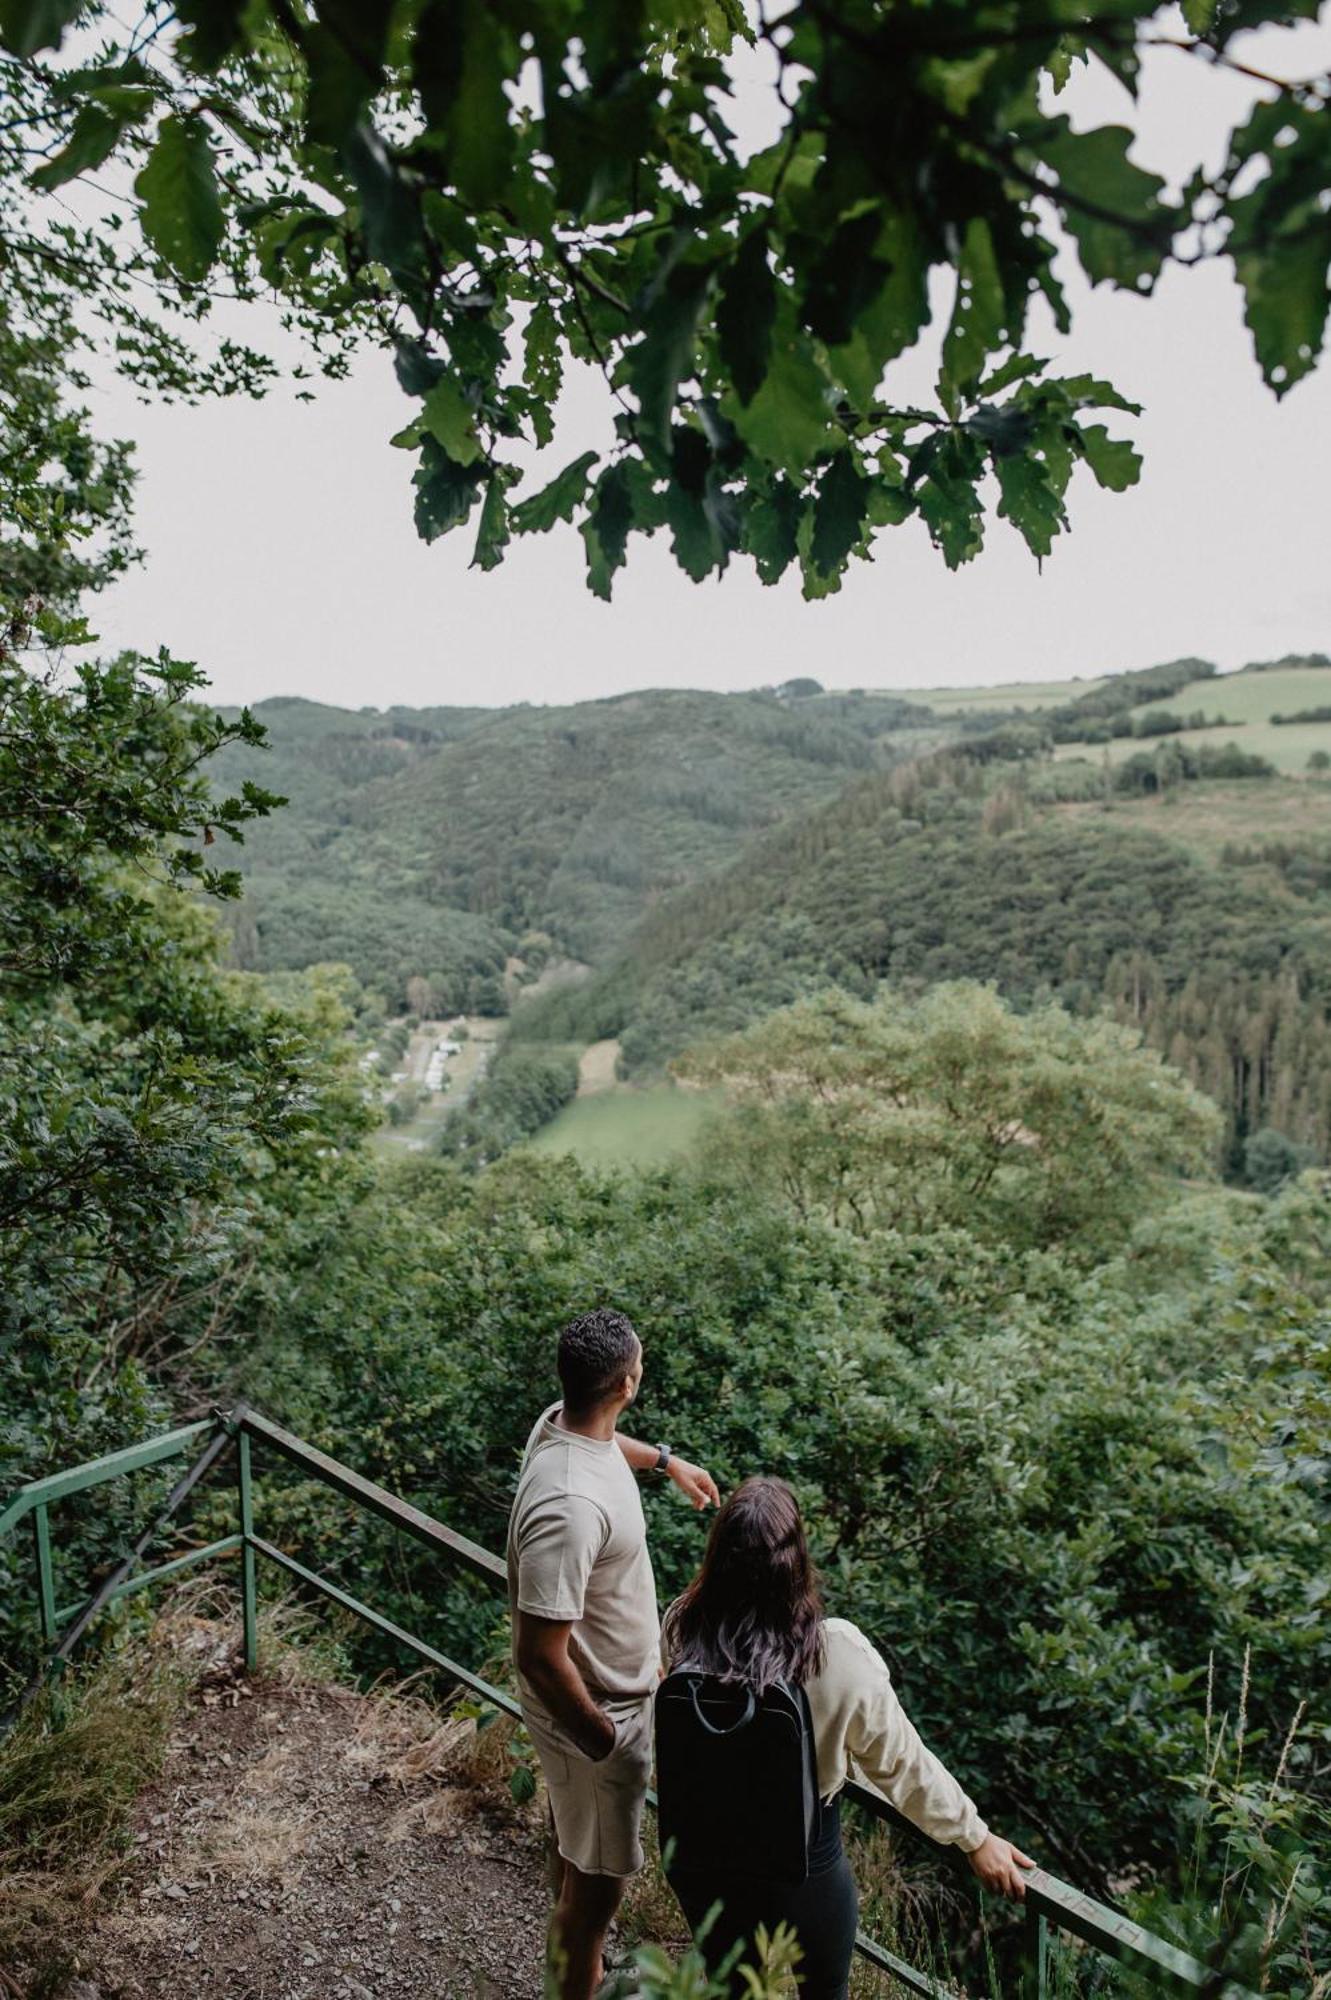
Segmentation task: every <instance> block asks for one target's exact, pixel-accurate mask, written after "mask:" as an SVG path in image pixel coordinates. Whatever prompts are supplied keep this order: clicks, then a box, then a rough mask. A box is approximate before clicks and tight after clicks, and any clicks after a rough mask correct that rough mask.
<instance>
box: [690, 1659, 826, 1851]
mask: <svg viewBox="0 0 1331 2000" xmlns="http://www.w3.org/2000/svg"><path fill="white" fill-rule="evenodd" d="M656 1789H657V1796H658V1799H659V1802H660V1835H661V1852H662V1853H663V1854H666V1853H667V1850H668V1849H669V1850H671V1851H670V1853H669V1866H670V1869H671V1871H672V1872H673V1871H674V1870H675V1869H689V1870H695V1869H696V1870H698V1871H699V1872H701V1873H705V1874H707V1875H710V1876H716V1875H725V1876H756V1877H761V1878H763V1879H764V1880H767V1881H771V1882H782V1883H799V1882H803V1881H804V1880H805V1878H806V1877H807V1875H808V1872H809V1850H810V1847H811V1845H812V1843H813V1839H814V1832H815V1828H816V1826H817V1820H818V1766H817V1759H816V1757H815V1754H814V1742H813V1718H812V1717H811V1715H810V1713H809V1703H808V1698H807V1696H806V1695H805V1692H804V1690H803V1688H802V1687H792V1686H791V1685H790V1684H789V1683H788V1682H786V1681H777V1682H776V1683H775V1684H774V1685H773V1686H772V1687H769V1688H767V1689H766V1690H765V1691H764V1692H763V1693H762V1694H755V1693H754V1692H753V1690H752V1689H751V1688H747V1687H743V1686H739V1685H736V1684H734V1683H730V1682H725V1681H720V1680H717V1679H715V1678H714V1677H712V1676H710V1675H708V1674H703V1673H700V1672H698V1671H697V1669H696V1668H691V1667H687V1666H684V1667H676V1668H675V1670H674V1672H673V1673H669V1674H667V1675H666V1677H665V1679H664V1680H663V1681H662V1682H661V1683H660V1685H659V1686H658V1688H657V1690H656Z"/></svg>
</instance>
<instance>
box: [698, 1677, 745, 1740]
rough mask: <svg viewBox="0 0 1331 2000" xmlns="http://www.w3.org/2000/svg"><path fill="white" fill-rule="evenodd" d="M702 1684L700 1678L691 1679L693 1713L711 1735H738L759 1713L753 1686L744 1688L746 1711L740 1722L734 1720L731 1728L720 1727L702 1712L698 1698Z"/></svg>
mask: <svg viewBox="0 0 1331 2000" xmlns="http://www.w3.org/2000/svg"><path fill="white" fill-rule="evenodd" d="M701 1685H702V1682H701V1681H699V1680H690V1682H689V1699H690V1701H691V1702H692V1703H693V1713H694V1714H695V1715H696V1716H697V1718H698V1720H699V1722H700V1723H701V1724H702V1726H703V1728H704V1729H705V1730H706V1731H707V1734H708V1735H709V1736H737V1735H738V1734H739V1732H740V1730H741V1729H747V1728H748V1726H749V1724H750V1723H751V1722H752V1721H753V1718H754V1716H755V1715H756V1714H757V1713H758V1704H757V1702H756V1701H755V1700H754V1698H753V1689H752V1688H751V1687H746V1688H745V1690H744V1713H743V1714H742V1715H741V1716H740V1718H739V1720H738V1722H732V1723H731V1724H730V1726H729V1728H726V1729H718V1728H717V1726H716V1724H715V1723H714V1722H709V1721H708V1720H707V1717H706V1716H705V1715H704V1714H703V1712H702V1703H701V1701H700V1700H699V1699H698V1689H699V1688H700V1687H701Z"/></svg>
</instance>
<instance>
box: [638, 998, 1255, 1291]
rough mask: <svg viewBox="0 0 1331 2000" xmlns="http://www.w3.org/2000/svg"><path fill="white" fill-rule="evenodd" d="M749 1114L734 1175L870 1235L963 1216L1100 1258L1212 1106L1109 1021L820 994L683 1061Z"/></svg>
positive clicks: (1209, 1132) (1144, 1207) (1028, 1243)
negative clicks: (878, 1230)
mask: <svg viewBox="0 0 1331 2000" xmlns="http://www.w3.org/2000/svg"><path fill="white" fill-rule="evenodd" d="M676 1067H677V1068H678V1070H679V1071H680V1073H681V1074H682V1075H684V1076H685V1077H687V1078H690V1079H692V1080H693V1081H695V1082H700V1083H704V1084H710V1085H712V1086H714V1087H715V1086H721V1087H724V1088H725V1089H726V1090H727V1092H728V1094H729V1095H730V1097H731V1099H732V1101H733V1102H734V1103H735V1104H736V1106H737V1107H738V1109H739V1115H738V1116H737V1117H734V1118H732V1119H731V1120H730V1121H728V1122H727V1123H726V1124H724V1125H722V1126H721V1127H720V1128H719V1130H720V1134H721V1136H720V1138H719V1139H718V1140H717V1141H715V1142H714V1146H713V1152H714V1154H715V1155H717V1156H719V1158H720V1159H721V1160H722V1161H723V1162H724V1165H725V1168H726V1171H727V1177H728V1178H732V1179H735V1180H737V1181H739V1182H741V1183H748V1184H754V1185H757V1186H760V1187H762V1186H765V1187H766V1188H768V1189H769V1190H771V1191H773V1192H780V1193H782V1194H783V1195H784V1196H785V1197H786V1199H787V1200H790V1201H792V1202H793V1203H794V1205H795V1207H796V1208H797V1210H798V1211H799V1213H800V1214H802V1215H808V1214H827V1215H830V1216H831V1218H832V1219H833V1220H834V1221H835V1222H837V1223H839V1224H841V1225H843V1226H849V1227H851V1228H853V1229H856V1230H859V1231H866V1230H869V1229H872V1228H896V1229H904V1230H912V1229H915V1230H918V1229H921V1228H923V1227H926V1226H939V1225H942V1226H947V1227H957V1228H964V1229H966V1230H968V1231H969V1232H970V1233H971V1234H972V1235H974V1236H976V1237H977V1238H980V1239H981V1240H987V1241H994V1242H1000V1243H1006V1244H1008V1245H1010V1246H1013V1247H1015V1248H1018V1249H1025V1248H1029V1249H1053V1248H1055V1247H1057V1246H1060V1245H1061V1246H1065V1247H1067V1248H1072V1247H1073V1246H1075V1247H1076V1249H1077V1250H1078V1251H1080V1252H1081V1253H1082V1254H1086V1253H1088V1252H1089V1253H1092V1254H1095V1255H1097V1256H1103V1255H1105V1254H1107V1252H1108V1251H1109V1250H1111V1249H1113V1248H1116V1247H1117V1246H1118V1245H1119V1244H1121V1243H1122V1241H1123V1240H1124V1239H1125V1238H1126V1236H1127V1235H1128V1233H1129V1232H1130V1230H1131V1228H1132V1225H1133V1224H1134V1223H1135V1222H1136V1221H1138V1220H1140V1218H1141V1217H1142V1216H1143V1215H1144V1214H1146V1213H1147V1212H1148V1211H1149V1209H1150V1208H1151V1206H1152V1205H1153V1204H1154V1203H1156V1202H1158V1201H1159V1200H1160V1199H1161V1198H1162V1194H1163V1193H1164V1192H1165V1187H1164V1183H1165V1181H1166V1179H1167V1177H1168V1176H1170V1175H1171V1174H1173V1175H1177V1174H1180V1173H1182V1172H1184V1171H1186V1170H1188V1169H1192V1170H1194V1171H1195V1170H1196V1169H1197V1168H1199V1167H1201V1166H1202V1165H1203V1164H1204V1163H1205V1162H1206V1160H1207V1157H1208V1155H1209V1154H1211V1153H1212V1152H1213V1150H1214V1145H1215V1139H1216V1133H1217V1126H1218V1120H1217V1118H1216V1114H1215V1109H1214V1106H1212V1105H1211V1104H1209V1103H1208V1102H1207V1101H1206V1099H1204V1098H1202V1097H1200V1096H1199V1095H1198V1094H1197V1092H1195V1091H1194V1090H1191V1089H1190V1088H1189V1087H1188V1086H1187V1085H1186V1084H1185V1083H1184V1082H1183V1081H1182V1079H1181V1078H1179V1077H1177V1076H1175V1075H1174V1074H1173V1073H1172V1072H1171V1071H1169V1070H1168V1069H1166V1068H1165V1066H1164V1065H1163V1064H1162V1063H1161V1061H1160V1059H1159V1057H1158V1056H1155V1055H1153V1054H1151V1053H1150V1052H1149V1051H1147V1050H1145V1049H1143V1048H1142V1047H1141V1042H1140V1037H1139V1036H1138V1035H1137V1034H1134V1033H1133V1032H1131V1031H1129V1030H1127V1029H1124V1028H1120V1027H1117V1026H1115V1025H1113V1024H1112V1023H1110V1022H1108V1021H1096V1022H1079V1021H1076V1020H1074V1019H1073V1018H1072V1016H1070V1015H1068V1014H1066V1013H1064V1012H1063V1011H1062V1010H1061V1009H1059V1008H1055V1007H1043V1008H1041V1009H1039V1010H1038V1011H1037V1012H1035V1013H1032V1014H1029V1015H1026V1016H1025V1017H1021V1016H1017V1015H1014V1014H1013V1013H1012V1012H1011V1011H1010V1010H1009V1009H1008V1008H1007V1007H1005V1006H1004V1005H1003V1003H1002V1002H1001V1001H1000V1000H999V999H998V998H997V996H996V995H995V994H994V993H993V992H992V991H991V990H989V989H986V988H984V987H977V986H964V985H941V986H934V987H931V988H930V990H929V991H928V992H927V993H926V994H925V996H924V998H923V999H922V1000H920V1001H918V1002H916V1003H914V1004H913V1005H912V1004H911V1003H909V1002H905V1001H903V1000H901V999H900V998H899V996H897V995H895V994H892V993H885V994H883V995H882V996H881V997H880V998H879V999H878V1000H877V1001H875V1002H874V1004H873V1005H871V1006H866V1005H864V1004H863V1003H862V1002H858V1001H855V1000H852V999H849V998H848V997H847V996H845V995H843V994H836V993H832V994H825V995H823V996H821V997H820V998H819V999H817V1000H813V1001H807V1002H804V1003H803V1004H801V1005H798V1006H795V1007H790V1008H786V1009H784V1010H782V1011H781V1012H778V1013H775V1014H771V1015H768V1016H767V1018H766V1019H765V1020H763V1021H762V1022H760V1023H759V1024H758V1025H757V1026H756V1027H753V1028H750V1029H749V1030H748V1031H747V1032H746V1033H744V1034H742V1035H737V1036H734V1037H732V1038H731V1039H730V1040H728V1041H724V1042H721V1043H718V1044H714V1045H712V1046H711V1047H710V1048H703V1049H701V1050H697V1051H694V1052H693V1053H692V1054H691V1055H689V1056H686V1057H684V1058H683V1059H682V1060H681V1062H680V1063H679V1064H677V1065H676Z"/></svg>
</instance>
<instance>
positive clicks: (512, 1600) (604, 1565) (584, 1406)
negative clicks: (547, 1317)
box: [508, 1307, 720, 2000]
mask: <svg viewBox="0 0 1331 2000" xmlns="http://www.w3.org/2000/svg"><path fill="white" fill-rule="evenodd" d="M558 1369H559V1382H560V1387H561V1388H562V1390H563V1392H564V1393H563V1401H562V1403H556V1404H554V1405H552V1407H551V1408H550V1409H548V1410H547V1411H546V1412H545V1413H544V1415H543V1416H542V1417H541V1418H540V1420H539V1422H538V1423H537V1425H536V1428H535V1429H534V1430H533V1432H532V1434H531V1437H530V1438H529V1439H528V1441H527V1450H526V1454H525V1456H524V1458H523V1461H522V1471H521V1474H520V1475H519V1479H518V1490H517V1495H516V1497H515V1499H514V1502H513V1513H512V1516H511V1518H510V1521H509V1530H508V1594H509V1606H510V1609H511V1611H512V1614H513V1657H514V1662H515V1664H516V1667H517V1675H518V1694H519V1699H520V1701H521V1704H522V1715H523V1720H524V1722H525V1723H526V1725H527V1729H528V1732H529V1734H530V1736H531V1738H532V1741H533V1742H534V1744H535V1745H536V1750H537V1754H538V1755H539V1757H540V1760H541V1769H542V1771H543V1772H544V1773H545V1782H546V1789H547V1791H548V1792H549V1795H550V1806H551V1810H552V1812H553V1814H554V1822H555V1834H556V1838H557V1841H558V1845H559V1853H560V1857H561V1866H562V1879H561V1885H560V1889H559V1894H558V1899H557V1902H556V1905H555V1912H554V1917H553V1920H552V1923H551V1927H550V1960H551V1965H552V1967H553V1969H554V1973H555V1978H556V1980H557V1982H558V1990H559V1992H560V1994H561V1995H562V1996H563V2000H590V1996H591V1994H592V1993H593V1991H594V1990H595V1988H596V1986H597V1985H598V1983H599V1982H600V1980H601V1977H602V1963H601V1954H602V1950H603V1948H604V1945H605V1936H606V1932H607V1931H608V1929H609V1927H610V1922H611V1919H612V1918H613V1916H614V1914H615V1911H616V1910H617V1909H618V1908H619V1903H620V1899H621V1897H622V1896H623V1893H624V1888H625V1884H626V1883H627V1881H628V1879H629V1877H630V1876H632V1875H635V1874H636V1873H637V1871H638V1869H639V1868H641V1866H642V1860H643V1856H642V1842H641V1839H640V1829H641V1824H642V1809H643V1804H644V1800H645V1797H646V1792H647V1786H648V1783H649V1780H650V1777H651V1764H652V1695H653V1692H654V1690H655V1687H656V1682H657V1677H658V1674H659V1671H660V1647H661V1638H660V1629H659V1625H658V1622H657V1611H656V1584H655V1581H654V1579H653V1576H652V1565H651V1561H650V1559H649V1557H648V1554H647V1534H646V1524H645V1522H644V1520H643V1512H642V1501H641V1499H640V1498H639V1494H638V1488H637V1483H636V1481H635V1480H634V1477H633V1475H634V1473H635V1472H653V1471H661V1472H664V1473H665V1474H666V1475H667V1477H668V1478H670V1479H672V1480H673V1481H674V1483H675V1485H676V1486H678V1487H679V1489H680V1491H681V1493H683V1495H684V1496H685V1498H686V1499H688V1500H690V1501H691V1502H692V1504H693V1505H694V1506H695V1507H698V1508H701V1507H706V1506H708V1505H709V1504H712V1505H714V1504H715V1503H716V1502H717V1501H718V1500H719V1498H720V1496H719V1494H718V1493H717V1490H716V1483H715V1481H714V1480H713V1479H712V1477H711V1475H710V1473H707V1472H704V1471H703V1470H702V1469H701V1467H699V1466H696V1465H690V1464H689V1463H688V1461H687V1460H686V1459H682V1458H676V1457H675V1455H674V1453H673V1452H672V1451H671V1450H670V1449H669V1447H668V1446H667V1445H647V1444H639V1443H637V1442H636V1440H635V1439H633V1438H629V1437H623V1436H621V1435H620V1434H619V1432H618V1431H617V1429H616V1426H617V1424H618V1422H619V1419H620V1417H621V1415H622V1414H623V1412H624V1411H625V1410H626V1409H627V1408H628V1406H629V1404H630V1403H631V1402H632V1401H633V1399H634V1397H635V1396H636V1395H637V1393H638V1386H639V1384H640V1383H641V1381H642V1343H641V1342H640V1341H639V1339H638V1336H637V1334H636V1333H635V1332H634V1330H633V1326H632V1323H631V1321H629V1320H628V1319H626V1318H625V1316H624V1314H623V1313H619V1312H611V1311H609V1310H608V1309H606V1308H604V1307H602V1308H598V1309H597V1310H596V1311H595V1312H588V1313H582V1314H581V1315H580V1316H579V1317H578V1318H577V1319H574V1320H570V1321H569V1324H568V1325H567V1326H566V1327H565V1328H564V1330H563V1332H562V1333H561V1334H560V1336H559V1354H558Z"/></svg>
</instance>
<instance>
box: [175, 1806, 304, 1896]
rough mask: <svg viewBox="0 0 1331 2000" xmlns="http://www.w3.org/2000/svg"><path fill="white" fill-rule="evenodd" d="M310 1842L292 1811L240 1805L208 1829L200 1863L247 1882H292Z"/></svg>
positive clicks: (200, 1847)
mask: <svg viewBox="0 0 1331 2000" xmlns="http://www.w3.org/2000/svg"><path fill="white" fill-rule="evenodd" d="M308 1843H309V1834H308V1832H307V1830H306V1828H304V1827H303V1826H301V1825H300V1824H299V1822H298V1821H296V1820H294V1819H293V1818H292V1817H291V1816H290V1814H288V1813H281V1812H273V1811H271V1810H270V1809H269V1808H268V1807H267V1806H263V1805H257V1804H255V1805H251V1804H241V1805H239V1806H238V1807H237V1809H236V1810H235V1811H234V1812H232V1813H229V1814H228V1815H227V1817H226V1819H224V1820H223V1821H222V1822H221V1824H220V1825H218V1826H215V1827H213V1828H211V1829H210V1830H209V1832H208V1834H207V1835H206V1836H205V1838H204V1839H203V1841H202V1842H201V1843H200V1846H199V1849H198V1857H197V1865H198V1866H199V1867H200V1868H203V1869H205V1870H213V1871H215V1872H216V1873H217V1874H219V1875H232V1876H235V1877H237V1878H239V1879H243V1880H244V1881H246V1882H281V1883H283V1884H286V1885H289V1884H290V1883H291V1882H292V1881H294V1880H295V1879H296V1877H297V1876H298V1874H299V1872H300V1871H299V1867H298V1863H299V1861H300V1858H301V1856H302V1855H303V1853H304V1852H305V1849H306V1847H307V1845H308Z"/></svg>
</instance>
